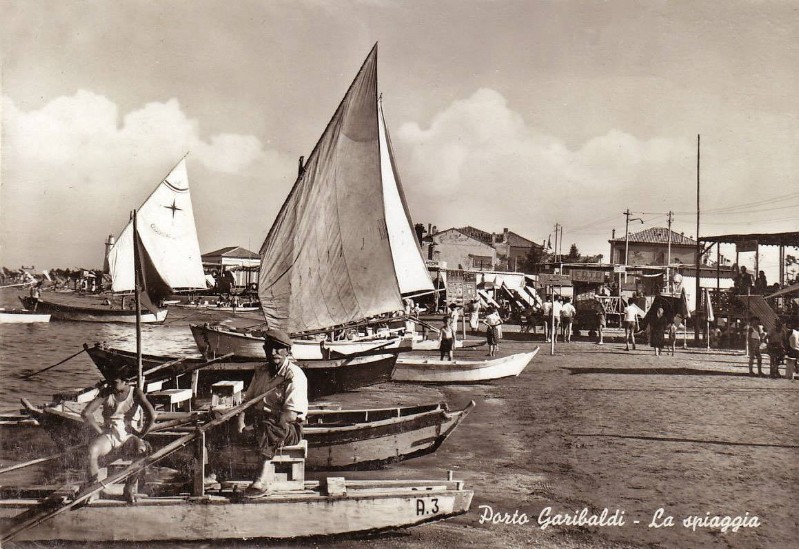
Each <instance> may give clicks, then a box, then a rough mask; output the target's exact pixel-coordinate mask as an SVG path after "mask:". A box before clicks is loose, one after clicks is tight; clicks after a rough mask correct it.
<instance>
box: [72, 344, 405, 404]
mask: <svg viewBox="0 0 799 549" xmlns="http://www.w3.org/2000/svg"><path fill="white" fill-rule="evenodd" d="M84 348H85V349H86V353H87V354H88V355H89V357H90V358H91V359H92V361H93V362H94V363H95V365H96V366H97V368H98V369H99V370H100V373H102V374H103V375H105V372H107V371H108V369H109V368H111V367H115V368H116V367H124V368H125V369H126V370H127V371H131V372H135V371H136V368H137V359H136V353H134V352H132V351H125V350H121V349H114V348H109V347H104V346H102V345H100V344H95V345H93V346H89V345H86V344H84ZM398 352H399V349H389V350H387V351H385V352H384V351H382V350H379V351H372V352H371V354H366V355H364V356H360V355H353V356H345V357H339V358H331V359H328V360H323V359H320V360H302V361H297V364H298V365H299V366H300V368H302V371H303V372H304V373H305V377H307V378H308V396H309V398H311V399H316V398H321V397H325V396H329V395H333V394H336V393H342V392H345V391H352V390H355V389H358V388H360V387H367V386H369V385H375V384H378V383H385V382H387V381H390V380H391V376H392V373H393V372H394V366H395V364H396V362H397V355H398ZM262 353H263V349H262ZM221 356H224V355H221ZM176 361H180V362H181V363H180V366H176V367H174V368H166V369H163V370H161V371H160V373H159V374H158V375H155V374H153V376H148V377H147V379H148V380H150V379H152V380H162V379H173V378H174V379H177V383H178V384H179V385H180V386H181V387H191V386H192V379H191V376H186V375H184V373H183V372H184V371H185V370H191V369H192V368H194V367H195V366H197V365H199V364H202V363H204V362H205V359H204V358H202V357H183V358H182V359H180V358H178V357H170V356H159V355H151V354H142V365H143V367H144V368H145V369H152V368H156V367H158V366H159V365H162V364H165V363H167V362H173V363H174V362H176ZM264 361H265V358H264V360H260V361H253V360H246V359H245V360H241V359H238V360H236V359H234V358H231V359H227V360H225V361H224V362H220V363H217V364H213V365H211V366H208V367H205V368H202V370H201V373H200V374H199V376H198V380H197V382H196V383H195V385H196V390H195V392H196V393H198V394H200V395H207V394H208V393H209V392H210V387H211V385H212V384H213V383H216V382H217V381H228V380H232V381H235V380H241V381H244V382H245V383H249V381H250V379H252V374H253V372H254V371H255V369H256V368H257V367H259V366H260V365H261V364H263V362H264Z"/></svg>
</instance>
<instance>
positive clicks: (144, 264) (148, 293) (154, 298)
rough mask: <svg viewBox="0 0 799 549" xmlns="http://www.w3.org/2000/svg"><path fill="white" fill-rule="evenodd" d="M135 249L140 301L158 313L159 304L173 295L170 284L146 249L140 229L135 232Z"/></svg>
mask: <svg viewBox="0 0 799 549" xmlns="http://www.w3.org/2000/svg"><path fill="white" fill-rule="evenodd" d="M133 232H134V233H135V234H134V237H135V241H136V244H135V247H134V250H133V257H134V259H133V261H134V264H135V267H136V277H137V278H138V281H139V300H140V303H141V304H142V306H143V307H144V308H145V309H147V310H148V311H150V312H151V313H153V314H157V313H158V309H159V307H158V304H159V303H161V301H163V300H164V299H166V298H167V297H169V296H171V295H172V293H173V290H172V288H170V286H169V284H167V282H166V281H165V280H164V279H163V278H161V275H160V274H159V273H158V269H156V267H155V264H154V263H153V260H152V258H151V257H150V254H149V253H147V249H146V248H145V247H144V243H143V242H142V240H141V234H140V232H139V231H138V228H136V229H134V231H133Z"/></svg>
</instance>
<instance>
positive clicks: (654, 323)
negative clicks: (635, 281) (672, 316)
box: [633, 307, 668, 356]
mask: <svg viewBox="0 0 799 549" xmlns="http://www.w3.org/2000/svg"><path fill="white" fill-rule="evenodd" d="M667 323H668V320H667V319H666V317H665V315H664V314H663V307H658V310H657V312H656V313H655V317H654V318H653V319H652V320H651V321H650V322H649V329H650V330H651V332H650V334H649V341H650V343H649V344H650V345H651V346H652V347H653V348H654V349H655V356H660V354H661V352H662V351H663V344H664V338H665V336H664V334H663V332H665V330H666V324H667ZM633 349H635V346H633Z"/></svg>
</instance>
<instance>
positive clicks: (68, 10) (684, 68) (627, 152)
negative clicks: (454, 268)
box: [0, 0, 799, 278]
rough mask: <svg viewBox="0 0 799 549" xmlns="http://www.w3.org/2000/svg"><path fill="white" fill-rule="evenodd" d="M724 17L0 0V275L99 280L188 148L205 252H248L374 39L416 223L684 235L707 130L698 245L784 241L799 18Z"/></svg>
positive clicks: (480, 6)
mask: <svg viewBox="0 0 799 549" xmlns="http://www.w3.org/2000/svg"><path fill="white" fill-rule="evenodd" d="M723 6H724V8H723V9H720V4H719V3H717V2H695V1H685V2H681V1H671V2H664V1H652V2H626V1H610V2H596V1H586V2H582V1H571V0H561V1H552V2H548V1H505V0H494V1H489V0H480V1H470V0H457V1H449V0H443V1H435V2H434V1H425V2H423V1H408V2H395V1H391V0H337V1H333V0H330V1H323V0H299V1H294V0H293V1H283V0H273V1H237V2H232V3H230V2H218V1H214V2H208V1H202V0H192V1H166V2H165V1H130V0H126V1H125V2H104V1H95V2H92V1H81V2H74V1H69V0H66V1H59V2H43V1H35V0H33V1H31V0H24V1H16V0H0V12H2V16H1V17H0V47H1V48H2V50H1V51H0V53H1V54H2V58H1V61H2V80H1V81H0V83H1V84H2V93H1V95H2V103H0V108H2V111H0V117H1V118H0V120H1V121H2V135H1V136H0V137H1V138H2V142H1V143H0V152H1V153H2V155H1V156H0V214H1V215H0V265H5V266H8V267H18V266H21V265H26V266H30V265H35V266H36V267H41V268H49V267H77V266H83V267H86V268H93V267H99V266H101V265H102V259H103V250H104V247H103V243H104V241H105V239H106V238H107V236H108V235H109V234H114V235H117V234H118V233H119V232H120V231H121V230H122V228H123V227H124V225H125V224H126V223H127V220H128V216H129V212H130V210H132V209H133V208H136V207H138V206H139V205H140V204H141V203H142V202H143V201H144V199H145V198H146V197H147V196H148V195H149V194H150V192H151V191H152V190H153V189H154V188H155V186H156V185H157V183H158V182H159V181H160V180H161V179H162V178H163V177H164V176H165V175H166V174H167V172H168V171H169V170H170V168H171V167H172V166H173V165H174V164H175V163H176V162H177V161H178V160H179V159H180V158H181V157H182V156H183V155H184V154H185V153H187V152H188V153H189V156H188V159H187V166H188V173H189V181H190V184H191V193H192V201H193V207H194V214H195V218H196V221H197V229H198V236H199V241H200V249H201V251H202V252H203V253H206V252H209V251H212V250H215V249H218V248H221V247H224V246H235V245H239V246H243V247H245V248H248V249H250V250H255V251H257V250H258V248H259V247H260V245H261V243H262V242H263V239H264V238H265V236H266V234H267V232H268V230H269V228H270V226H271V224H272V222H273V220H274V218H275V216H276V214H277V211H278V209H279V208H280V205H281V204H282V202H283V200H284V199H285V197H286V195H287V193H288V191H289V189H290V188H291V185H292V183H293V181H294V178H295V176H296V171H297V159H298V158H299V156H300V155H306V156H307V155H308V154H309V153H310V151H311V150H312V148H313V146H314V144H315V143H316V141H317V140H318V138H319V136H320V135H321V133H322V131H323V130H324V128H325V125H326V124H327V122H328V120H329V119H330V117H331V116H332V114H333V112H334V110H335V108H336V107H337V105H338V103H339V101H340V100H341V98H342V97H343V95H344V93H345V91H346V89H347V87H348V85H349V83H350V82H351V81H352V79H353V78H354V77H355V74H356V72H357V70H358V68H359V67H360V65H361V63H362V62H363V60H364V58H365V57H366V55H367V54H368V52H369V50H370V49H371V47H372V46H373V44H374V43H375V42H377V43H378V44H379V46H378V81H379V87H380V91H381V92H382V93H383V107H384V111H385V116H386V120H387V125H388V128H389V131H390V133H391V136H392V142H393V145H394V148H395V152H396V157H397V163H398V170H399V172H400V175H401V178H402V182H403V186H404V190H405V194H406V197H407V199H408V204H409V208H410V211H411V215H412V217H413V221H414V222H420V223H424V224H425V225H427V224H428V223H429V224H433V225H435V226H437V227H438V228H439V229H445V228H449V227H459V226H464V225H472V226H475V227H477V228H480V229H483V230H486V231H494V232H501V231H502V229H503V228H505V227H507V228H509V229H510V230H512V231H514V232H516V233H518V234H520V235H522V236H525V237H527V238H529V239H531V240H534V241H537V242H542V241H544V240H546V239H547V238H548V236H549V235H550V234H552V233H553V227H554V225H555V223H559V224H560V225H562V226H563V240H564V246H563V249H564V252H567V251H568V246H570V245H571V244H572V243H576V244H577V246H578V248H579V250H580V251H581V252H583V253H592V254H597V253H602V254H605V258H607V257H608V252H609V245H608V242H607V241H608V239H609V238H610V237H611V231H612V230H613V229H615V230H616V235H617V236H620V235H621V236H623V234H624V229H625V226H624V225H625V224H624V219H625V218H624V215H623V213H622V212H624V210H625V209H627V208H629V209H630V210H631V211H632V212H633V216H632V217H634V218H641V219H643V221H644V223H643V224H642V223H640V222H639V221H634V222H633V223H631V225H630V231H631V232H634V231H637V230H641V229H643V228H647V227H655V226H666V219H667V212H668V211H673V212H675V217H674V226H673V227H674V229H675V230H676V231H677V232H684V233H685V234H686V235H691V236H695V235H696V186H697V136H699V135H701V149H700V150H701V163H700V182H701V190H700V200H701V208H702V211H703V214H702V219H701V228H700V232H701V234H702V235H712V234H724V233H732V232H737V233H741V232H778V231H789V230H799V176H797V173H799V107H797V105H799V102H797V100H796V96H795V91H796V90H797V89H799V63H797V62H796V60H797V59H799V4H797V3H795V2H787V1H779V2H768V1H757V2H742V1H736V0H731V1H729V2H725V3H724V4H723ZM728 253H730V254H734V250H733V251H730V252H728ZM750 255H753V254H750ZM775 255H776V253H775V250H774V249H771V250H767V251H766V252H765V253H764V254H763V259H762V260H761V267H762V266H763V265H765V266H766V268H767V269H770V270H771V272H774V267H775V265H776V262H775V261H776V258H775ZM747 261H750V260H749V259H747ZM751 262H753V260H751ZM773 276H774V275H772V278H773Z"/></svg>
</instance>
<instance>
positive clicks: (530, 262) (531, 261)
mask: <svg viewBox="0 0 799 549" xmlns="http://www.w3.org/2000/svg"><path fill="white" fill-rule="evenodd" d="M548 257H549V256H548V255H547V253H546V252H545V251H544V248H543V247H542V246H537V245H533V246H530V249H529V250H527V254H526V255H525V256H524V259H523V260H522V261H520V262H519V263H520V265H519V267H521V270H522V271H523V272H525V273H537V272H538V271H539V270H540V269H539V266H540V265H541V264H542V263H546V261H547V259H548Z"/></svg>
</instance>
